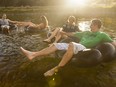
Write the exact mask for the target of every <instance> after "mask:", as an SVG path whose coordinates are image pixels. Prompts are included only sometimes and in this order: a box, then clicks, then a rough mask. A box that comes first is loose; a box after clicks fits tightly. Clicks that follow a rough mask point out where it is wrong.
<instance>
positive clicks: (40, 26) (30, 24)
mask: <svg viewBox="0 0 116 87" xmlns="http://www.w3.org/2000/svg"><path fill="white" fill-rule="evenodd" d="M40 20H41V23H40V24H35V23H33V22H18V23H17V24H18V25H19V26H24V27H26V28H34V29H38V30H42V29H45V28H47V27H48V20H47V18H46V16H41V17H40Z"/></svg>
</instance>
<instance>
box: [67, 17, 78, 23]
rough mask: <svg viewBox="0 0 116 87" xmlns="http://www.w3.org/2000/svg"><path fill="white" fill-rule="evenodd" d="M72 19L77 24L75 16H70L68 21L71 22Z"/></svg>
mask: <svg viewBox="0 0 116 87" xmlns="http://www.w3.org/2000/svg"><path fill="white" fill-rule="evenodd" d="M70 19H72V20H73V22H76V18H75V16H69V17H68V20H67V21H68V22H69V20H70Z"/></svg>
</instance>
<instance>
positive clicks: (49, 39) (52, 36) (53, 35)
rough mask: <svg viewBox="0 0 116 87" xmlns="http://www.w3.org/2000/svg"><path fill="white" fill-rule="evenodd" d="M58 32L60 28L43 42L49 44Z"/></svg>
mask: <svg viewBox="0 0 116 87" xmlns="http://www.w3.org/2000/svg"><path fill="white" fill-rule="evenodd" d="M59 31H60V28H56V29H55V30H54V31H53V32H52V34H51V36H50V37H49V38H48V39H45V40H44V41H45V42H51V39H52V38H54V37H55V36H56V35H57V34H58V32H59Z"/></svg>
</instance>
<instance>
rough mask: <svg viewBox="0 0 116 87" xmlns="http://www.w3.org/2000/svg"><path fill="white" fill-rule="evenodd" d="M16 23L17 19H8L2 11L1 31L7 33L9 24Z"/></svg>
mask: <svg viewBox="0 0 116 87" xmlns="http://www.w3.org/2000/svg"><path fill="white" fill-rule="evenodd" d="M16 23H17V21H11V20H10V19H7V16H6V14H5V13H4V14H3V15H2V18H1V19H0V27H1V31H2V33H4V32H5V33H7V34H9V33H10V28H11V25H10V24H16Z"/></svg>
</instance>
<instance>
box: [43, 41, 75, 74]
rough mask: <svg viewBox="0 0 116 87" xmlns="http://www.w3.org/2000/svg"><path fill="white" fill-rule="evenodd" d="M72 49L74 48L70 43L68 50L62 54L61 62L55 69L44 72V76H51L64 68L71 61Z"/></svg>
mask: <svg viewBox="0 0 116 87" xmlns="http://www.w3.org/2000/svg"><path fill="white" fill-rule="evenodd" d="M73 49H74V46H73V44H72V43H70V44H69V47H68V50H67V51H66V53H65V54H64V56H63V58H62V60H61V61H60V63H59V64H58V66H56V67H54V68H52V69H51V70H49V71H47V72H45V73H44V76H52V75H53V74H54V73H55V71H56V70H57V69H58V68H59V67H63V66H65V65H66V64H67V63H68V62H69V61H70V60H71V59H72V56H73Z"/></svg>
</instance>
